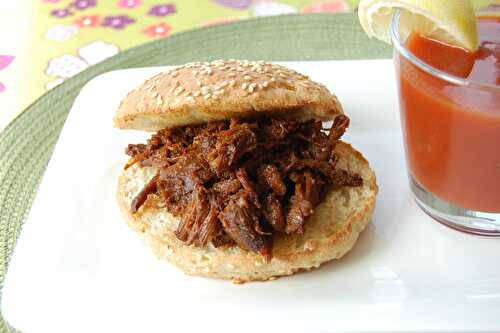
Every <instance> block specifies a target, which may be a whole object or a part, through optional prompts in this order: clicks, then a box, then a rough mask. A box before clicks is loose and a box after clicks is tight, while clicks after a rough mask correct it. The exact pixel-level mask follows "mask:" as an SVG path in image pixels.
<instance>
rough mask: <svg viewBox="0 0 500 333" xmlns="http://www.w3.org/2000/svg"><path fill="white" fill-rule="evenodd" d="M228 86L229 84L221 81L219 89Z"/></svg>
mask: <svg viewBox="0 0 500 333" xmlns="http://www.w3.org/2000/svg"><path fill="white" fill-rule="evenodd" d="M228 84H229V83H228V82H227V81H222V82H221V83H220V87H221V88H224V87H226V86H227V85H228Z"/></svg>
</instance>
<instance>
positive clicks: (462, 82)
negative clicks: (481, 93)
mask: <svg viewBox="0 0 500 333" xmlns="http://www.w3.org/2000/svg"><path fill="white" fill-rule="evenodd" d="M400 18H401V10H399V9H397V10H396V12H395V13H394V15H393V17H392V24H391V39H392V45H393V46H394V48H395V49H396V50H397V51H398V52H399V54H401V55H402V56H403V57H405V58H406V59H407V60H409V61H410V62H411V63H412V64H414V65H415V66H417V67H418V68H420V69H421V70H423V71H424V72H426V73H428V74H430V75H432V76H434V77H437V78H439V79H441V80H444V81H447V82H450V83H453V84H455V85H459V86H466V87H474V88H479V89H486V90H492V91H495V92H500V86H497V85H494V84H489V83H484V82H479V81H474V80H469V79H464V78H461V77H458V76H455V75H452V74H449V73H446V72H444V71H442V70H440V69H437V68H435V67H433V66H431V65H429V64H427V63H425V62H424V61H422V60H420V59H419V58H417V57H416V56H415V55H414V54H413V53H412V52H411V51H410V50H409V49H408V48H407V47H406V46H405V45H404V43H403V42H402V41H401V35H400V33H399V23H400Z"/></svg>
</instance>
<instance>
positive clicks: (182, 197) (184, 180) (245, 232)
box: [115, 60, 377, 281]
mask: <svg viewBox="0 0 500 333" xmlns="http://www.w3.org/2000/svg"><path fill="white" fill-rule="evenodd" d="M323 121H330V125H327V126H326V125H325V124H324V123H323ZM115 124H116V126H117V127H118V128H122V129H136V130H146V131H153V132H155V134H153V135H152V136H151V138H150V139H149V140H148V141H147V142H146V143H144V144H130V145H129V146H128V147H127V148H126V153H127V154H128V155H129V156H130V159H129V161H128V163H127V164H126V166H125V167H124V170H123V173H122V174H121V176H120V178H119V184H118V202H119V204H120V207H121V209H122V211H123V213H124V215H125V216H126V218H127V221H128V224H129V225H130V226H131V227H132V228H133V229H134V230H136V231H137V232H138V233H139V234H140V235H142V236H143V238H144V239H145V240H146V242H147V243H149V245H150V246H151V247H152V249H153V251H154V252H155V253H156V255H157V256H158V257H159V258H162V259H165V260H167V261H169V262H171V263H173V264H174V265H176V266H178V267H179V268H181V269H182V270H183V271H184V272H186V273H188V274H193V275H203V276H211V277H217V278H225V279H232V280H234V281H250V280H269V279H272V278H274V277H276V276H282V275H290V274H293V273H295V272H298V271H301V270H310V269H313V268H317V267H319V266H320V265H321V264H322V263H324V262H326V261H329V260H332V259H336V258H340V257H342V256H343V255H344V254H345V253H347V252H348V251H349V250H350V249H351V248H352V247H353V245H354V243H355V242H356V240H357V238H358V235H359V233H360V232H361V231H362V230H363V229H364V227H365V226H366V224H367V223H368V222H369V220H370V218H371V215H372V212H373V209H374V206H375V196H376V193H377V185H376V181H375V175H374V173H373V171H372V170H371V169H370V167H369V165H368V162H367V161H366V160H365V159H364V158H363V156H362V155H361V153H359V152H358V151H356V150H355V149H354V148H353V147H351V146H350V145H349V144H347V143H344V142H342V141H341V140H340V138H341V136H342V135H343V133H344V131H345V130H346V128H347V127H348V125H349V118H348V117H347V116H345V115H344V114H343V112H342V107H341V105H340V103H339V102H338V100H337V98H336V97H335V95H333V94H332V93H330V92H329V91H328V90H327V89H326V88H325V87H324V86H323V85H321V84H319V83H316V82H313V81H311V80H309V78H308V77H307V76H304V75H301V74H299V73H297V72H295V71H293V70H290V69H288V68H285V67H282V66H278V65H274V64H269V63H265V62H249V61H233V60H231V61H222V60H219V61H215V62H212V63H190V64H186V65H184V66H181V67H177V68H175V69H172V70H169V71H167V72H164V73H162V74H159V75H157V76H155V77H153V78H151V79H149V80H147V81H146V82H145V83H144V84H143V85H142V86H140V87H138V88H137V89H135V90H133V91H132V92H130V93H129V94H128V96H127V97H126V98H125V99H124V100H123V101H122V103H121V105H120V107H119V108H118V111H117V113H116V117H115Z"/></svg>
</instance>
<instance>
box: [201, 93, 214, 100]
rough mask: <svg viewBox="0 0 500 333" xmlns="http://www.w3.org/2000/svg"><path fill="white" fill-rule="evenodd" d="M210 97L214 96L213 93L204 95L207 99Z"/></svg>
mask: <svg viewBox="0 0 500 333" xmlns="http://www.w3.org/2000/svg"><path fill="white" fill-rule="evenodd" d="M210 97H212V95H210V94H206V95H204V96H203V98H205V99H206V100H207V99H209V98H210Z"/></svg>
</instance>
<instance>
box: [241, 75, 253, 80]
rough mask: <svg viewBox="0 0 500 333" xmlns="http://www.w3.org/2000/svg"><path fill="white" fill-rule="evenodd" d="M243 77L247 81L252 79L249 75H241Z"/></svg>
mask: <svg viewBox="0 0 500 333" xmlns="http://www.w3.org/2000/svg"><path fill="white" fill-rule="evenodd" d="M243 79H245V80H247V81H249V80H251V79H252V77H251V76H250V75H245V76H244V77H243Z"/></svg>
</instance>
